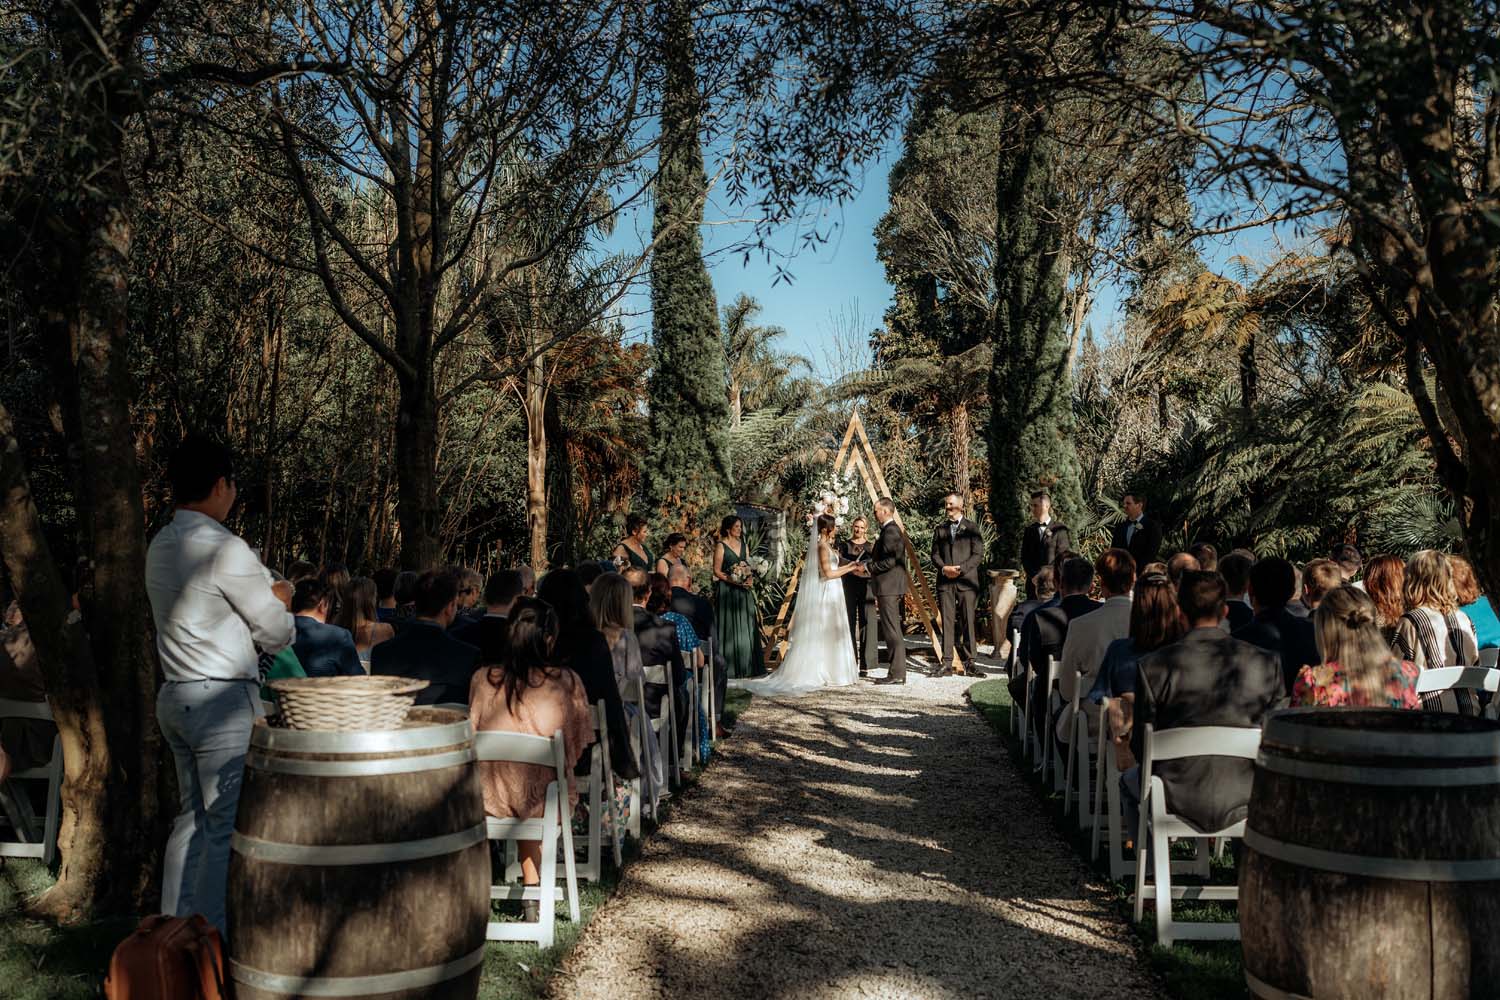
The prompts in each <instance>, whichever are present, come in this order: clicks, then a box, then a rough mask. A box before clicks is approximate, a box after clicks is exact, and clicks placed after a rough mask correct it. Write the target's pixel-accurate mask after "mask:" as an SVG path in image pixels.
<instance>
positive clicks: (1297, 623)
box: [1234, 556, 1321, 696]
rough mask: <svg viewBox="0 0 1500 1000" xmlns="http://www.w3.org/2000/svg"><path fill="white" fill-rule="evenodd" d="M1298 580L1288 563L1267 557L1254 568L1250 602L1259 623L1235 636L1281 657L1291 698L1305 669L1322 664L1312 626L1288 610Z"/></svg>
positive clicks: (1286, 688) (1252, 570) (1282, 668)
mask: <svg viewBox="0 0 1500 1000" xmlns="http://www.w3.org/2000/svg"><path fill="white" fill-rule="evenodd" d="M1295 580H1296V569H1295V567H1293V566H1292V564H1291V563H1289V562H1287V561H1286V560H1285V559H1279V558H1277V557H1275V556H1267V557H1266V558H1264V559H1261V560H1258V561H1257V562H1256V563H1255V565H1254V566H1252V567H1250V602H1251V604H1252V605H1253V606H1254V608H1255V619H1254V620H1253V621H1252V622H1251V623H1250V624H1249V625H1246V626H1245V627H1244V628H1240V629H1236V630H1235V632H1234V637H1235V638H1236V639H1243V640H1244V641H1245V642H1248V643H1251V644H1252V645H1256V646H1259V647H1260V648H1261V649H1264V650H1267V651H1269V652H1272V653H1275V654H1276V655H1277V656H1280V657H1281V675H1282V681H1283V684H1284V685H1285V687H1284V690H1285V692H1286V694H1287V695H1288V696H1290V695H1291V693H1292V685H1293V684H1294V683H1296V680H1297V674H1298V673H1299V672H1300V671H1301V670H1302V668H1303V667H1305V666H1308V665H1309V664H1317V663H1319V662H1321V661H1320V660H1319V658H1318V644H1317V642H1316V641H1315V640H1314V638H1313V625H1312V622H1310V621H1308V620H1307V619H1306V618H1298V617H1297V616H1296V615H1294V614H1292V613H1291V612H1290V611H1289V610H1288V609H1287V605H1288V604H1289V603H1290V601H1291V596H1290V595H1291V593H1292V586H1293V584H1294V582H1295Z"/></svg>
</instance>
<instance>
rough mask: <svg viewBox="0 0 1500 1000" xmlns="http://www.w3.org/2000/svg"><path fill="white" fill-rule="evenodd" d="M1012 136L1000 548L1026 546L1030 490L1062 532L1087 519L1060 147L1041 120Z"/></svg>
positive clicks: (1001, 234) (1022, 125)
mask: <svg viewBox="0 0 1500 1000" xmlns="http://www.w3.org/2000/svg"><path fill="white" fill-rule="evenodd" d="M1008 134H1009V135H1010V136H1012V137H1013V138H1014V139H1015V142H1014V144H1013V145H1011V146H1009V147H1008V148H1007V150H1006V152H1005V154H1004V155H1003V157H1002V159H1001V161H1000V165H999V173H998V178H997V185H996V187H997V191H998V192H999V198H998V201H999V205H1000V218H999V225H998V227H997V238H996V264H995V273H996V280H997V284H998V286H999V292H1000V308H999V309H998V310H997V311H996V314H995V326H994V362H993V365H992V367H991V368H990V401H991V402H990V423H989V451H990V516H991V517H992V518H993V519H994V522H995V528H996V530H997V532H998V533H999V536H1000V538H1001V540H1002V542H1004V540H1007V539H1010V540H1012V541H1011V544H1012V545H1019V539H1020V537H1021V529H1022V528H1023V527H1024V525H1025V524H1026V523H1027V521H1028V519H1029V518H1028V516H1027V512H1026V504H1027V498H1028V497H1029V495H1030V493H1031V491H1033V490H1037V489H1046V490H1048V491H1049V492H1050V493H1051V494H1052V505H1053V511H1054V514H1053V516H1054V517H1056V518H1057V519H1058V520H1060V521H1061V522H1062V523H1064V524H1066V523H1068V522H1069V519H1071V518H1074V517H1077V516H1079V515H1081V514H1082V513H1083V497H1082V492H1081V486H1080V474H1079V467H1078V456H1077V453H1076V451H1075V450H1074V442H1073V418H1072V405H1071V394H1072V377H1071V375H1070V373H1069V357H1068V354H1069V351H1068V335H1067V330H1066V327H1065V325H1064V323H1063V317H1062V297H1063V285H1064V282H1065V281H1066V278H1067V276H1066V274H1064V273H1063V270H1062V268H1061V267H1060V265H1059V262H1058V249H1059V247H1060V246H1061V240H1062V234H1061V232H1060V231H1059V229H1058V227H1057V224H1056V222H1055V221H1054V208H1055V198H1056V195H1055V193H1054V178H1053V158H1054V152H1053V144H1054V142H1055V140H1054V139H1053V138H1052V137H1051V136H1050V135H1049V134H1048V133H1047V125H1046V122H1045V121H1044V120H1042V119H1041V118H1039V117H1036V116H1032V117H1025V118H1013V119H1012V120H1011V122H1010V123H1009V125H1008ZM1018 551H1019V550H1017V551H1016V552H1013V553H1011V554H1012V555H1016V554H1018Z"/></svg>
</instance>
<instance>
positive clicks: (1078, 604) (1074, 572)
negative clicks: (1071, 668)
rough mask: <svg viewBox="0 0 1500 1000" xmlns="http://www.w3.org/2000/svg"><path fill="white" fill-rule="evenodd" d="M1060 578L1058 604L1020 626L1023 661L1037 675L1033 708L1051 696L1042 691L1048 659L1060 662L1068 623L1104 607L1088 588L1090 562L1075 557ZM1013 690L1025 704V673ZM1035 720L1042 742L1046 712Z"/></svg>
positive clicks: (1065, 564)
mask: <svg viewBox="0 0 1500 1000" xmlns="http://www.w3.org/2000/svg"><path fill="white" fill-rule="evenodd" d="M1059 579H1060V581H1061V583H1060V585H1059V586H1058V589H1057V592H1058V595H1059V598H1058V601H1057V604H1055V605H1054V606H1052V607H1046V606H1043V607H1040V608H1037V609H1036V610H1035V611H1033V612H1032V613H1031V614H1029V615H1027V616H1026V621H1025V622H1024V623H1023V624H1022V626H1021V649H1022V652H1023V653H1024V655H1025V657H1026V659H1025V660H1024V661H1023V662H1024V663H1026V664H1029V665H1030V666H1031V669H1032V670H1033V671H1034V673H1035V683H1034V684H1033V687H1032V690H1031V697H1032V702H1031V703H1032V705H1041V704H1043V701H1042V700H1041V699H1043V698H1044V697H1047V695H1048V692H1046V691H1044V690H1043V689H1042V684H1043V683H1045V678H1046V675H1047V658H1048V657H1049V656H1050V657H1055V658H1057V659H1058V660H1059V661H1061V659H1062V648H1063V643H1065V642H1066V641H1067V639H1068V625H1069V623H1070V622H1072V621H1073V619H1075V618H1080V617H1082V616H1083V615H1086V614H1088V613H1089V612H1090V611H1094V610H1097V609H1098V608H1100V607H1102V604H1101V602H1099V601H1095V600H1093V599H1091V598H1090V597H1089V589H1090V588H1091V587H1092V586H1093V584H1094V565H1093V563H1091V562H1089V561H1088V560H1087V559H1084V558H1082V557H1081V556H1073V557H1071V558H1069V559H1067V560H1066V561H1064V562H1063V565H1062V573H1061V575H1060V577H1059ZM1010 691H1011V697H1012V698H1013V699H1015V703H1016V704H1017V705H1019V704H1022V699H1023V698H1024V697H1025V695H1026V687H1025V673H1024V672H1023V673H1022V674H1021V675H1020V676H1018V677H1015V678H1012V679H1011V681H1010ZM1049 700H1050V699H1049ZM1034 717H1035V718H1036V720H1037V727H1038V728H1037V738H1038V739H1040V738H1041V737H1042V734H1043V732H1044V731H1045V730H1044V729H1043V728H1042V720H1043V718H1045V717H1046V713H1044V712H1036V713H1034Z"/></svg>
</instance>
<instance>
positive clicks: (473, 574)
mask: <svg viewBox="0 0 1500 1000" xmlns="http://www.w3.org/2000/svg"><path fill="white" fill-rule="evenodd" d="M454 572H455V573H457V574H458V616H457V617H456V618H454V619H453V627H454V628H460V627H462V626H464V625H468V624H471V623H473V622H477V621H479V619H481V618H483V617H484V616H485V606H484V604H483V603H481V602H482V599H483V596H484V577H482V576H480V575H479V571H478V570H472V569H468V568H463V569H455V570H454ZM466 641H467V640H466Z"/></svg>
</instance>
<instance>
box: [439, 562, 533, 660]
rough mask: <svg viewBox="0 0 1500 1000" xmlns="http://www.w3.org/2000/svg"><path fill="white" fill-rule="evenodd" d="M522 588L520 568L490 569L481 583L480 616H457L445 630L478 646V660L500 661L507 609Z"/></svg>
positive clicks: (505, 629) (502, 651)
mask: <svg viewBox="0 0 1500 1000" xmlns="http://www.w3.org/2000/svg"><path fill="white" fill-rule="evenodd" d="M522 589H524V583H523V581H522V579H521V573H520V571H519V570H514V569H502V570H497V571H496V572H494V573H492V574H491V575H490V578H489V581H488V582H487V583H486V584H485V585H484V615H483V617H480V618H477V619H469V620H467V621H466V620H464V619H463V618H462V617H461V616H460V618H459V619H458V620H457V621H455V622H454V623H453V627H452V628H451V629H449V630H448V634H449V635H451V636H453V638H455V639H457V640H458V641H459V642H467V643H468V644H469V645H471V646H475V647H477V648H478V649H479V662H480V663H485V664H489V663H499V662H500V657H501V656H503V655H504V654H505V646H506V638H507V636H508V635H509V634H510V625H509V622H508V621H507V619H509V618H510V609H511V606H512V605H514V604H515V603H516V598H518V597H520V596H521V591H522Z"/></svg>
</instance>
